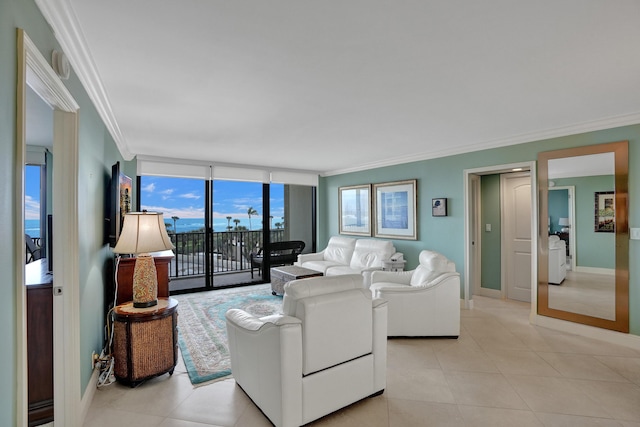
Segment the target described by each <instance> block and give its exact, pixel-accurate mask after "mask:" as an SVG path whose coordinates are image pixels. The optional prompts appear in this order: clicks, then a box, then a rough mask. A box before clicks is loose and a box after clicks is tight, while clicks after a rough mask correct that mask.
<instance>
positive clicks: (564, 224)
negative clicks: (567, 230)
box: [558, 218, 569, 227]
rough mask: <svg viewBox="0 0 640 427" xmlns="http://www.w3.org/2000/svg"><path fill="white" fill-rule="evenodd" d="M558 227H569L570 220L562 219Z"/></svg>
mask: <svg viewBox="0 0 640 427" xmlns="http://www.w3.org/2000/svg"><path fill="white" fill-rule="evenodd" d="M558 225H559V226H561V227H566V226H567V225H569V218H560V220H559V221H558Z"/></svg>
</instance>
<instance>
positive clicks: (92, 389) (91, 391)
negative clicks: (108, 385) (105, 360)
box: [80, 369, 100, 424]
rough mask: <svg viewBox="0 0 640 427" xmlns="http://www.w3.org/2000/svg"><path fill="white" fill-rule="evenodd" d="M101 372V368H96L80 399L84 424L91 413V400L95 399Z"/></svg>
mask: <svg viewBox="0 0 640 427" xmlns="http://www.w3.org/2000/svg"><path fill="white" fill-rule="evenodd" d="M99 374H100V370H99V369H94V370H93V373H92V374H91V378H90V379H89V384H87V388H85V389H84V394H83V395H82V400H80V422H81V423H82V424H84V420H85V418H87V414H88V413H89V408H90V407H91V402H92V401H93V396H95V394H96V390H97V388H98V375H99Z"/></svg>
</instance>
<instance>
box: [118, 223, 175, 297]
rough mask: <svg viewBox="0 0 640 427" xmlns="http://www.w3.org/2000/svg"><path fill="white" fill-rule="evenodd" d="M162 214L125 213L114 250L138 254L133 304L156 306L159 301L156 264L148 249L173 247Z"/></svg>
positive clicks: (155, 249) (162, 249)
mask: <svg viewBox="0 0 640 427" xmlns="http://www.w3.org/2000/svg"><path fill="white" fill-rule="evenodd" d="M173 248H174V246H173V243H171V239H170V238H169V235H168V234H167V228H166V226H165V224H164V219H163V218H162V214H161V213H157V212H146V211H144V212H132V213H128V214H125V216H124V224H123V226H122V233H120V237H119V238H118V242H117V243H116V246H115V248H113V252H115V253H117V254H135V255H137V256H136V262H135V266H134V267H133V306H134V307H136V308H145V307H153V306H154V305H156V304H158V277H157V275H156V264H155V262H154V261H153V257H152V256H151V255H150V254H149V252H155V251H164V250H168V249H173Z"/></svg>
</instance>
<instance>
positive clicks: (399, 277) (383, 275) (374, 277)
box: [371, 271, 413, 285]
mask: <svg viewBox="0 0 640 427" xmlns="http://www.w3.org/2000/svg"><path fill="white" fill-rule="evenodd" d="M411 276H413V271H374V272H372V273H371V284H372V285H373V284H375V283H378V282H392V283H399V284H401V285H408V284H409V283H411Z"/></svg>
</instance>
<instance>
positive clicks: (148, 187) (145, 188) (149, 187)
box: [142, 182, 156, 193]
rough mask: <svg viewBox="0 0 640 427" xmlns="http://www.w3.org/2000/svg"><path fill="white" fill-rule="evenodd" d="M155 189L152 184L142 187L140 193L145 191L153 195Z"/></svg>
mask: <svg viewBox="0 0 640 427" xmlns="http://www.w3.org/2000/svg"><path fill="white" fill-rule="evenodd" d="M155 189H156V185H155V184H154V183H153V182H152V183H150V184H149V185H145V186H144V187H142V191H145V192H147V193H153V192H154V191H155Z"/></svg>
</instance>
